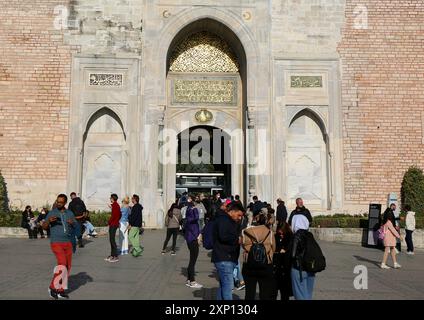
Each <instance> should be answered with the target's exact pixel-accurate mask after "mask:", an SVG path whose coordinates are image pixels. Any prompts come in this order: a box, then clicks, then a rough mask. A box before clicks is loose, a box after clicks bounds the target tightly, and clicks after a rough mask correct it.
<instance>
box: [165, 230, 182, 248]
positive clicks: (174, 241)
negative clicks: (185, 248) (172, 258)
mask: <svg viewBox="0 0 424 320" xmlns="http://www.w3.org/2000/svg"><path fill="white" fill-rule="evenodd" d="M178 231H179V228H168V229H166V239H165V242H164V243H163V248H162V250H165V249H166V246H167V245H168V242H169V240H170V239H171V236H172V249H171V250H172V251H174V252H175V246H176V245H177V236H178Z"/></svg>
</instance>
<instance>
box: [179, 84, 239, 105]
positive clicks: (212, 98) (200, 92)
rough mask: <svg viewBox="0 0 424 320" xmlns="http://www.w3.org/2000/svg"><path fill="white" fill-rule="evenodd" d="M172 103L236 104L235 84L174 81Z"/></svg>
mask: <svg viewBox="0 0 424 320" xmlns="http://www.w3.org/2000/svg"><path fill="white" fill-rule="evenodd" d="M173 89H174V94H173V103H176V104H178V103H192V104H219V105H236V104H237V82H236V80H234V79H229V80H174V88H173Z"/></svg>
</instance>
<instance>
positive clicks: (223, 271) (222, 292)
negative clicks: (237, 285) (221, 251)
mask: <svg viewBox="0 0 424 320" xmlns="http://www.w3.org/2000/svg"><path fill="white" fill-rule="evenodd" d="M236 267H237V264H236V263H234V262H232V261H220V262H215V268H216V271H217V272H218V277H219V288H218V290H217V292H216V300H233V293H232V290H233V287H234V279H233V272H234V269H235V268H236Z"/></svg>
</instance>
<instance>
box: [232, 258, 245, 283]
mask: <svg viewBox="0 0 424 320" xmlns="http://www.w3.org/2000/svg"><path fill="white" fill-rule="evenodd" d="M233 278H234V282H237V281H239V282H243V281H244V279H243V275H242V274H241V268H240V261H238V263H237V264H236V266H235V268H234V272H233Z"/></svg>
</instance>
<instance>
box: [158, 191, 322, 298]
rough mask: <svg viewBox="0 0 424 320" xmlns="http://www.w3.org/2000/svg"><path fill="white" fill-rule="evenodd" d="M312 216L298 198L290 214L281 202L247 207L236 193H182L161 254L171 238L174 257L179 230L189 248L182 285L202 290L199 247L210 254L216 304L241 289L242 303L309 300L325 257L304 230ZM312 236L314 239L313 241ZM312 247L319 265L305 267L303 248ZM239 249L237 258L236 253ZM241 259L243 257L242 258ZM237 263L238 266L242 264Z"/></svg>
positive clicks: (168, 223) (173, 208) (172, 209)
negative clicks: (197, 268)
mask: <svg viewBox="0 0 424 320" xmlns="http://www.w3.org/2000/svg"><path fill="white" fill-rule="evenodd" d="M311 222H312V215H311V213H310V212H309V210H308V209H307V208H305V207H304V205H303V200H302V199H301V198H298V199H297V200H296V209H295V210H293V211H292V212H291V214H290V216H288V213H287V208H286V206H285V203H284V201H282V200H281V199H280V198H279V199H277V208H276V210H274V209H273V208H272V206H271V204H268V203H266V202H262V201H260V200H259V199H258V197H257V196H254V197H253V202H251V203H250V204H249V205H248V206H247V207H246V208H245V207H244V206H243V204H242V203H241V201H240V197H239V196H238V195H236V196H234V197H233V196H231V197H229V198H226V199H221V195H220V194H219V193H218V194H216V195H215V197H213V198H211V197H209V198H208V197H205V196H204V195H203V194H200V195H197V196H195V197H194V196H191V195H188V194H187V193H184V194H183V195H182V196H181V197H180V198H179V199H177V201H176V202H175V203H173V204H172V205H171V207H170V208H169V210H168V212H167V216H166V219H165V225H166V227H167V233H166V239H165V242H164V244H163V248H162V252H161V253H162V254H165V253H166V252H167V251H166V249H167V245H168V242H169V240H170V238H171V237H173V242H172V248H171V255H175V254H176V251H175V245H176V238H177V235H178V232H179V231H181V230H182V233H183V235H184V238H185V240H186V244H187V248H188V250H189V253H190V255H189V261H188V266H187V281H186V286H188V287H190V288H195V289H196V288H201V287H202V285H201V284H200V283H199V282H197V281H196V279H195V266H196V261H197V258H198V255H199V247H200V245H201V244H203V247H204V248H205V249H207V250H212V255H211V257H212V259H211V260H212V263H214V266H215V269H216V271H217V275H218V279H219V288H218V290H217V296H216V298H217V299H218V300H231V299H232V291H233V290H234V289H236V290H243V289H245V299H246V300H253V299H255V298H256V290H257V287H259V298H260V299H264V300H272V299H277V297H278V293H279V294H280V297H281V299H282V300H288V299H289V298H290V297H291V296H294V297H295V299H312V292H313V286H314V279H315V273H316V272H319V271H322V270H323V269H324V268H325V258H324V256H323V254H322V252H321V250H320V249H319V246H318V244H317V243H316V242H315V241H314V239H313V236H312V234H311V233H310V232H309V231H308V229H309V224H310V223H311ZM311 237H312V239H311ZM310 243H312V245H313V246H315V248H316V247H317V246H318V250H315V252H313V253H312V256H311V258H312V259H314V261H315V260H316V263H317V264H319V266H318V267H317V266H315V269H313V268H311V267H309V266H307V261H305V259H306V257H305V250H306V247H307V246H311V245H310ZM241 251H242V254H241V257H240V252H241ZM240 258H241V259H240ZM240 260H241V263H240Z"/></svg>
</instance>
